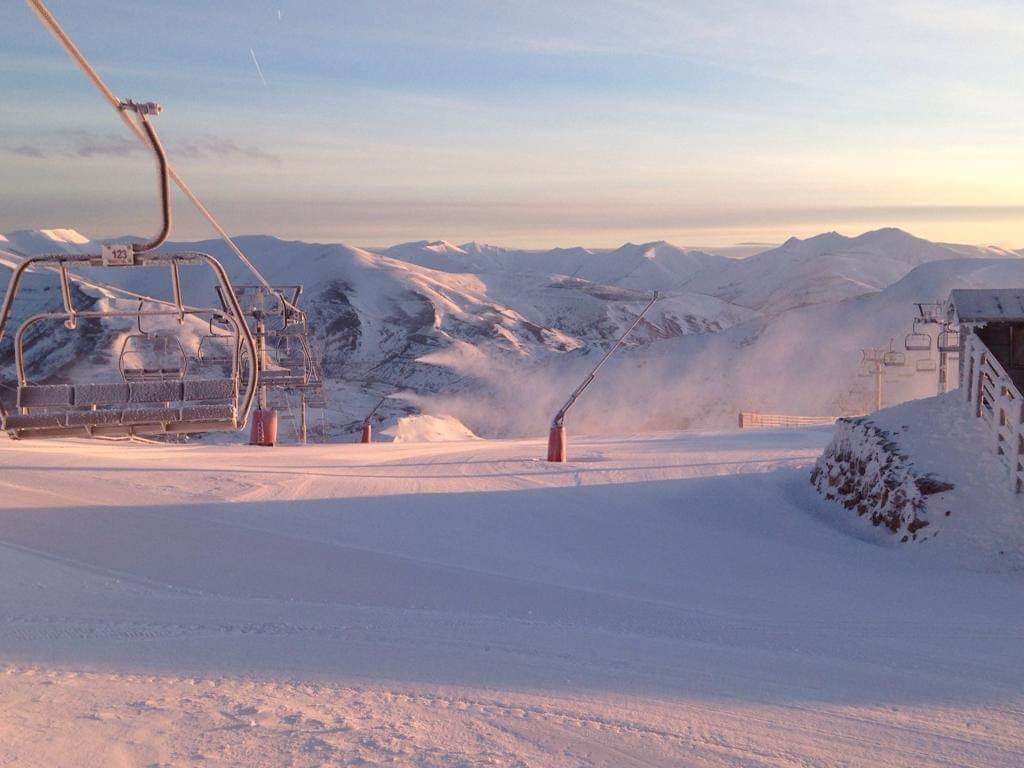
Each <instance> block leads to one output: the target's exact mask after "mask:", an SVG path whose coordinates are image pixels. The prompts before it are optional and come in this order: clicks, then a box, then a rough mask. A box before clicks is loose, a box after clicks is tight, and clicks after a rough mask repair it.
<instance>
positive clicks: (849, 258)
mask: <svg viewBox="0 0 1024 768" xmlns="http://www.w3.org/2000/svg"><path fill="white" fill-rule="evenodd" d="M7 240H8V242H6V243H0V245H3V246H4V248H6V249H7V251H9V252H20V253H28V252H33V251H39V250H42V251H46V250H54V249H71V250H80V249H88V248H90V247H91V248H95V247H97V246H96V244H95V243H90V242H89V241H88V239H87V238H85V237H83V236H81V235H79V234H78V233H75V232H73V231H70V230H62V231H56V230H54V231H47V232H26V231H21V232H14V233H10V234H9V235H7ZM238 243H239V245H240V246H241V247H242V248H243V250H244V251H245V252H246V253H247V254H248V255H249V256H250V258H251V259H252V260H253V261H254V262H255V263H256V264H258V265H259V267H260V269H261V271H263V272H264V273H265V274H266V275H267V276H268V278H269V279H270V280H271V281H274V282H280V283H294V282H302V283H303V284H304V285H305V293H304V295H303V304H304V305H305V306H306V308H307V310H308V311H309V314H310V318H311V321H312V325H313V327H314V328H315V331H316V335H317V344H318V347H319V348H320V349H322V351H323V355H324V361H325V372H326V374H327V376H328V378H329V379H330V389H331V390H332V395H331V402H332V409H331V413H330V419H331V421H332V422H333V423H334V424H335V426H336V428H337V429H338V430H340V432H341V433H344V432H345V431H346V430H351V429H353V428H354V426H355V425H356V424H357V423H358V421H359V420H361V418H362V416H363V414H365V413H366V412H367V411H368V410H369V408H370V407H371V406H372V404H373V403H374V402H375V400H376V398H378V397H379V396H380V395H381V394H384V393H388V392H398V393H399V394H400V397H398V398H393V399H390V400H388V402H387V403H386V405H385V406H384V408H383V409H382V412H381V415H382V417H383V418H384V420H385V422H386V425H387V424H394V422H395V420H396V419H397V418H400V417H402V416H405V415H408V414H410V413H414V412H416V411H420V410H422V411H424V412H426V413H430V414H434V415H453V416H456V417H457V418H459V419H461V420H462V421H463V422H464V423H465V424H466V426H467V427H468V428H469V429H470V430H471V431H472V432H474V433H476V434H480V435H483V436H496V435H527V434H537V433H539V432H543V430H544V429H545V426H546V423H547V421H548V420H549V419H550V417H551V414H552V413H553V412H554V410H555V409H556V408H557V406H558V405H559V404H560V402H561V401H562V400H563V399H564V398H565V396H566V395H567V394H568V392H569V391H570V390H571V389H572V387H573V386H574V385H575V383H576V381H577V380H578V379H579V378H580V377H581V376H582V375H583V374H584V373H585V372H586V370H587V368H588V367H589V366H591V365H593V363H594V362H595V361H596V359H597V357H598V355H599V354H600V353H601V351H602V350H603V349H604V348H606V345H607V344H608V343H610V342H611V341H612V340H613V339H615V338H617V337H618V335H619V334H621V333H622V331H623V329H624V328H626V327H627V326H628V325H629V324H630V323H631V322H632V320H633V318H634V317H635V313H636V312H637V311H638V310H639V308H640V307H641V306H643V305H644V304H645V303H646V301H647V300H648V298H649V296H650V291H652V290H654V289H655V288H657V289H659V290H663V291H664V292H665V296H664V298H663V299H662V300H661V301H660V302H659V303H658V304H657V305H656V306H655V308H654V309H653V310H652V312H651V314H650V315H649V316H648V318H647V319H646V320H645V322H644V323H643V324H642V326H641V327H640V328H639V329H638V331H637V332H636V334H635V335H634V337H633V338H632V339H631V340H630V343H629V345H628V347H627V349H626V350H624V351H623V352H622V353H621V354H620V355H619V356H618V357H617V358H616V359H615V360H614V361H613V364H612V365H611V366H610V367H609V368H608V370H607V371H606V373H605V374H604V375H603V376H602V378H601V379H600V380H599V381H598V383H597V385H595V387H594V389H593V390H592V392H591V393H590V394H589V395H588V398H587V399H585V400H584V401H581V402H580V404H579V406H578V407H577V409H576V410H575V411H574V412H573V415H572V427H573V429H574V430H577V431H580V430H582V431H586V432H602V431H606V430H609V429H615V430H622V429H626V430H638V431H643V430H650V429H664V428H684V427H687V426H724V425H728V424H731V423H733V421H734V419H735V414H736V412H737V411H738V410H740V409H741V408H742V409H756V410H769V411H782V412H792V413H803V414H807V415H819V414H833V413H857V412H861V411H863V410H864V409H866V407H867V405H868V404H869V403H870V401H871V397H870V386H871V382H870V380H867V379H862V378H859V377H858V376H857V370H858V360H859V350H860V349H861V348H862V347H868V346H886V345H888V343H889V340H890V338H894V339H895V340H896V342H897V344H899V343H901V341H902V337H903V335H904V334H905V333H906V332H907V330H908V327H909V323H910V318H911V314H912V311H913V302H915V301H927V300H934V299H937V298H941V297H944V296H945V295H946V294H948V291H949V290H950V289H951V288H953V287H958V286H959V287H974V286H985V285H993V284H995V285H1004V284H1014V283H1020V282H1022V281H1024V262H1019V261H1017V258H1018V257H1017V256H1016V255H1015V254H1009V252H1005V251H999V250H997V249H988V248H978V247H973V246H951V245H944V244H936V243H929V242H927V241H923V240H919V239H918V238H914V237H912V236H911V235H908V234H906V233H904V232H900V231H898V230H879V231H877V232H871V233H866V234H864V235H862V236H860V237H857V238H845V237H843V236H840V235H837V234H835V233H830V234H825V235H820V236H818V237H815V238H811V239H808V240H804V241H799V240H795V239H793V240H790V241H788V242H787V243H786V244H785V245H783V246H781V247H780V248H776V249H772V250H769V251H767V252H762V253H759V254H755V255H753V256H750V257H749V258H746V259H729V258H726V257H723V256H715V255H710V254H707V253H704V252H699V251H692V250H687V249H680V248H675V247H674V246H670V245H668V244H665V243H649V244H645V245H639V246H638V245H628V244H627V245H625V246H623V247H622V248H619V249H615V250H611V251H590V250H587V249H583V248H575V249H555V250H552V251H544V252H540V251H516V250H512V249H503V248H499V247H495V246H490V245H482V244H479V243H467V244H465V245H462V246H456V245H453V244H451V243H446V242H443V241H437V242H426V241H424V242H420V243H407V244H404V245H400V246H394V247H392V248H388V249H383V250H376V251H371V250H366V249H361V248H354V247H350V246H346V245H337V244H313V243H303V242H297V241H283V240H279V239H277V238H273V237H269V236H246V237H241V238H238ZM167 247H168V248H176V249H197V250H202V251H206V252H209V253H212V254H213V255H215V256H218V257H219V258H221V259H222V260H223V261H224V263H225V264H226V265H228V266H229V269H230V271H231V273H232V276H233V279H235V280H236V281H238V282H240V283H245V282H251V281H252V277H251V276H250V275H249V274H248V273H247V272H245V271H244V270H243V269H241V268H240V265H238V264H237V261H236V260H235V259H234V257H233V256H232V255H231V254H230V253H229V252H228V250H227V248H226V246H225V245H224V244H223V243H222V242H220V241H202V242H196V243H176V244H172V245H168V246H167ZM994 253H995V254H998V255H1000V256H1008V255H1012V258H1003V259H997V260H993V259H986V258H981V257H984V256H987V255H991V254H994ZM16 261H17V256H14V255H11V256H8V257H6V258H5V259H3V260H0V269H2V267H3V266H9V265H10V264H13V263H15V262H16ZM81 273H82V276H83V277H84V278H88V279H90V280H92V281H93V283H94V285H92V286H89V285H80V286H78V289H77V290H78V291H79V293H80V296H81V300H82V301H86V302H88V301H101V300H102V301H108V302H118V301H122V302H126V303H127V304H130V302H129V300H128V299H127V298H123V297H118V296H117V295H115V294H113V293H111V292H110V291H108V290H104V289H103V287H102V286H103V285H104V284H114V285H118V286H120V287H122V288H127V289H131V290H133V291H136V292H139V293H142V294H145V295H149V296H153V297H156V298H163V299H169V298H170V281H169V280H168V279H167V277H168V276H167V275H165V274H163V273H162V272H160V273H158V272H152V273H146V272H143V273H141V274H140V273H139V272H138V271H131V272H129V271H126V272H113V271H110V270H99V271H97V270H81ZM2 279H3V278H2V275H0V280H2ZM186 282H187V288H186V294H187V296H186V298H187V299H188V300H189V301H191V302H192V303H196V304H212V303H215V302H216V300H215V297H214V295H213V292H212V290H211V286H212V283H211V281H210V280H209V279H208V278H206V277H205V276H202V275H198V276H195V275H186ZM46 284H47V281H46V280H45V279H44V278H43V277H42V276H34V277H33V279H32V281H30V284H29V285H28V289H29V292H28V294H27V297H26V300H25V302H24V303H23V305H22V306H21V307H19V309H18V311H19V313H21V316H24V313H27V312H28V311H29V310H30V309H33V308H37V307H40V306H44V305H45V304H46V302H48V301H49V302H52V301H55V300H56V298H57V296H56V294H55V293H53V292H52V290H51V291H50V292H47V291H45V290H43V289H44V287H45V285H46ZM53 284H54V283H50V285H53ZM33 286H38V288H35V287H33ZM673 286H684V287H682V288H673ZM34 291H35V293H33V292H34ZM120 338H121V337H120V336H119V335H118V334H114V335H110V334H108V335H106V336H104V335H102V334H99V335H97V334H95V333H94V334H92V335H88V334H86V335H83V334H70V333H68V332H64V331H58V332H57V333H56V334H52V333H51V334H47V335H40V336H39V337H38V338H33V339H30V345H29V346H30V348H31V355H32V359H33V360H34V361H38V362H34V363H33V365H37V366H38V367H35V368H33V370H34V372H35V375H42V376H44V377H45V373H46V371H48V370H54V368H53V365H54V362H56V363H57V367H58V368H59V369H61V370H70V369H71V368H81V369H82V371H83V374H82V375H88V376H89V377H93V376H97V375H100V374H99V368H101V367H102V366H103V365H104V364H107V365H109V361H110V360H111V359H112V356H113V354H114V351H115V349H116V345H117V344H118V343H119V339H120ZM189 338H190V339H191V340H190V341H189V343H190V344H193V345H194V344H195V343H196V341H195V340H196V339H197V338H198V335H197V333H191V334H190V335H189ZM69 340H73V341H69ZM9 343H10V340H9V339H7V340H5V341H4V348H7V349H9V347H7V345H8V344H9ZM36 344H38V346H36ZM0 351H2V350H0ZM6 354H9V352H8V353H6ZM44 361H45V364H46V365H48V366H51V367H50V368H45V367H44ZM898 373H899V374H900V376H901V378H897V379H896V380H894V381H892V382H890V383H888V384H887V385H886V402H887V403H895V402H900V401H902V400H904V399H907V398H910V397H918V396H921V395H925V394H929V393H931V392H932V391H933V389H932V388H933V387H934V381H933V380H932V376H929V375H918V376H911V375H909V374H910V371H901V372H898ZM4 375H6V376H9V373H8V374H4ZM904 375H905V378H904V377H903V376H904ZM523 381H529V382H530V394H529V397H528V398H524V397H523V394H524V393H523V389H522V385H521V382H523ZM2 396H3V395H2V394H0V397H2Z"/></svg>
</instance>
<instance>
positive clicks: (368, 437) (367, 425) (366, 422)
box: [359, 395, 390, 443]
mask: <svg viewBox="0 0 1024 768" xmlns="http://www.w3.org/2000/svg"><path fill="white" fill-rule="evenodd" d="M389 397H390V395H384V397H382V398H381V399H380V400H378V401H377V404H376V405H375V406H373V410H372V411H370V412H369V413H368V414H366V418H365V419H363V428H362V430H361V432H360V435H359V442H360V443H372V442H373V414H375V413H376V412H377V411H378V410H379V409H380V407H381V406H382V405H384V401H385V400H387V399H388V398H389Z"/></svg>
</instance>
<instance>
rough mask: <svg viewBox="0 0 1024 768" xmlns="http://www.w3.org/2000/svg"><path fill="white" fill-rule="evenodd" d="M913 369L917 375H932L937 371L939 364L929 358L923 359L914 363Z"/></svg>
mask: <svg viewBox="0 0 1024 768" xmlns="http://www.w3.org/2000/svg"><path fill="white" fill-rule="evenodd" d="M914 369H915V370H916V371H917V372H918V373H934V372H935V371H937V370H939V363H938V362H937V361H936V360H935V359H934V358H931V357H925V358H922V359H920V360H918V361H917V362H916V363H914Z"/></svg>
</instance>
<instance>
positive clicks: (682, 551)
mask: <svg viewBox="0 0 1024 768" xmlns="http://www.w3.org/2000/svg"><path fill="white" fill-rule="evenodd" d="M829 437H830V430H828V429H821V428H818V429H808V430H791V431H772V430H770V431H763V432H742V433H741V432H725V433H683V434H665V435H655V436H646V437H633V438H624V439H597V438H591V439H586V440H572V441H571V442H570V451H571V454H570V456H571V458H572V459H573V461H571V462H570V463H569V464H566V465H564V466H557V465H549V464H547V463H546V462H543V461H540V460H539V457H540V456H541V455H542V453H543V450H544V445H543V443H542V442H541V441H536V440H533V441H530V440H521V441H480V440H473V441H466V442H449V443H435V444H416V443H395V444H379V445H372V446H359V445H330V446H308V447H301V448H300V447H286V448H285V447H283V448H279V449H275V450H267V449H261V448H251V447H248V446H238V445H235V446H211V445H166V446H159V445H125V444H87V443H85V442H82V441H67V442H49V443H31V442H26V443H15V442H10V441H7V440H0V488H2V489H3V494H2V496H0V765H6V764H11V765H19V766H21V765H25V766H58V765H68V766H71V765H74V766H90V765H97V766H99V765H103V766H110V765H115V766H116V765H126V766H127V765H131V766H136V765H144V766H168V765H171V766H179V765H180V766H186V765H187V766H193V765H203V766H229V765H247V766H282V765H294V766H320V765H403V766H470V765H472V766H477V765H489V766H581V765H593V766H734V767H736V766H740V767H744V768H746V767H754V766H979V767H980V766H1015V765H1020V764H1022V763H1024V746H1022V741H1024V740H1022V733H1024V727H1022V726H1024V700H1022V699H1024V697H1022V695H1021V691H1022V690H1024V687H1022V684H1024V663H1022V662H1024V657H1022V654H1021V653H1020V644H1021V640H1022V638H1024V618H1022V616H1024V612H1022V610H1021V608H1022V607H1024V598H1022V596H1021V590H1020V578H1021V574H1020V573H1019V572H1016V571H1013V570H1007V569H1006V568H1005V567H1001V566H1000V563H999V562H998V561H997V560H993V563H992V567H991V568H990V569H989V570H987V571H986V570H984V569H979V568H977V567H975V568H973V569H972V570H966V569H958V568H955V567H953V566H951V565H950V564H949V562H947V561H946V560H944V559H943V550H939V549H934V550H927V549H925V548H922V547H918V548H917V549H916V550H910V549H907V548H906V547H899V546H887V545H879V544H877V543H872V542H871V541H869V540H867V538H865V539H861V538H857V537H853V536H851V535H850V534H849V526H850V521H845V520H844V521H841V524H840V521H834V520H831V519H830V516H834V515H836V514H838V513H837V512H836V510H834V509H832V508H830V507H827V506H825V505H824V503H823V502H820V501H819V500H818V499H817V497H816V496H815V495H814V494H813V492H812V491H811V490H810V486H809V483H808V479H807V477H808V473H809V470H810V466H811V464H812V463H813V461H814V459H815V458H816V457H817V455H818V454H819V453H820V451H821V449H822V448H823V447H824V445H825V443H826V442H827V441H828V439H829ZM975 565H976V564H975Z"/></svg>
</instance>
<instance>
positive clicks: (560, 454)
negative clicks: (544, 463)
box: [548, 425, 566, 463]
mask: <svg viewBox="0 0 1024 768" xmlns="http://www.w3.org/2000/svg"><path fill="white" fill-rule="evenodd" d="M548 461H556V462H559V463H564V462H565V461H566V445H565V426H564V425H562V426H558V427H556V426H552V427H551V432H550V433H549V434H548Z"/></svg>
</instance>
